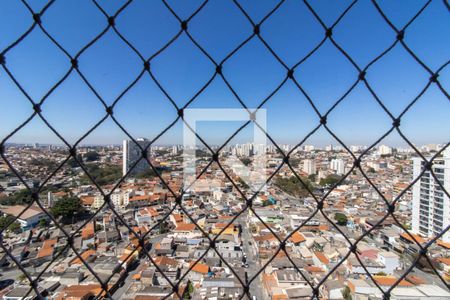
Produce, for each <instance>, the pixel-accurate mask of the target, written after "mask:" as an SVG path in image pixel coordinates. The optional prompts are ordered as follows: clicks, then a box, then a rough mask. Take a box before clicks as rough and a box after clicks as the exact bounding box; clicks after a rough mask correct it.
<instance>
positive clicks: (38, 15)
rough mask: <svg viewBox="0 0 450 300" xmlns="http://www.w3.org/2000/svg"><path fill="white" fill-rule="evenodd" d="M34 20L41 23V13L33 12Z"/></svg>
mask: <svg viewBox="0 0 450 300" xmlns="http://www.w3.org/2000/svg"><path fill="white" fill-rule="evenodd" d="M33 20H34V22H36V23H37V24H41V22H42V21H41V15H40V14H38V13H36V14H33Z"/></svg>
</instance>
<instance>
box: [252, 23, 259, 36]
mask: <svg viewBox="0 0 450 300" xmlns="http://www.w3.org/2000/svg"><path fill="white" fill-rule="evenodd" d="M259 32H260V30H259V24H256V25H255V26H254V27H253V33H254V34H256V35H258V34H259Z"/></svg>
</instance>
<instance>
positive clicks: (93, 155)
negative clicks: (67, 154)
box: [84, 151, 100, 162]
mask: <svg viewBox="0 0 450 300" xmlns="http://www.w3.org/2000/svg"><path fill="white" fill-rule="evenodd" d="M84 159H85V160H86V161H87V162H89V161H97V160H99V159H100V155H99V154H98V153H97V152H95V151H89V152H87V153H86V154H85V155H84Z"/></svg>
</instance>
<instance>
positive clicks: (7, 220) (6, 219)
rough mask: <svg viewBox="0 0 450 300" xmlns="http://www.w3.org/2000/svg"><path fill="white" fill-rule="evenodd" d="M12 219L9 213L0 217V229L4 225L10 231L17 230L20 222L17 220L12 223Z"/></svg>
mask: <svg viewBox="0 0 450 300" xmlns="http://www.w3.org/2000/svg"><path fill="white" fill-rule="evenodd" d="M13 220H14V217H13V216H10V215H7V216H4V217H0V230H3V229H4V228H5V227H7V226H8V227H7V228H6V229H7V230H9V231H11V232H19V230H20V223H19V222H17V221H14V222H13V223H11V222H12V221H13ZM9 223H11V224H9ZM8 224H9V225H8Z"/></svg>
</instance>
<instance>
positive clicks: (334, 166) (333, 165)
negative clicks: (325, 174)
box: [330, 158, 345, 175]
mask: <svg viewBox="0 0 450 300" xmlns="http://www.w3.org/2000/svg"><path fill="white" fill-rule="evenodd" d="M330 169H331V170H333V171H335V172H336V174H338V175H342V174H344V173H345V162H344V161H343V160H342V159H340V158H335V159H332V160H331V161H330Z"/></svg>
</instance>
